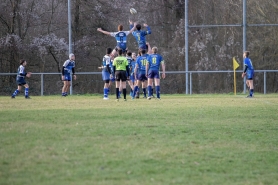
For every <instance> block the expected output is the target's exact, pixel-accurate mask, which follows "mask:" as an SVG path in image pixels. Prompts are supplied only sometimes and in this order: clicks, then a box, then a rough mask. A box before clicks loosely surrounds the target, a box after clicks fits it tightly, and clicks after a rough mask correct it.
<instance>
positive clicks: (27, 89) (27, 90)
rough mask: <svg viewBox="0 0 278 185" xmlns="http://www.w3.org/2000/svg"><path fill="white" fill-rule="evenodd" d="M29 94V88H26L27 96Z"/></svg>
mask: <svg viewBox="0 0 278 185" xmlns="http://www.w3.org/2000/svg"><path fill="white" fill-rule="evenodd" d="M27 96H29V88H25V97H27Z"/></svg>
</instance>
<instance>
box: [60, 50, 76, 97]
mask: <svg viewBox="0 0 278 185" xmlns="http://www.w3.org/2000/svg"><path fill="white" fill-rule="evenodd" d="M74 60H75V56H74V54H73V53H71V54H69V59H68V60H66V61H65V63H64V64H63V69H62V81H64V86H63V88H62V96H63V97H66V96H67V95H68V90H69V88H70V81H71V72H72V76H73V79H74V80H76V75H75V71H74V67H75V62H74Z"/></svg>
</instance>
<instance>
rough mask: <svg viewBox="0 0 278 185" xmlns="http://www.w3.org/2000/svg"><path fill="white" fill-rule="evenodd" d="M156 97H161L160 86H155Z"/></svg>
mask: <svg viewBox="0 0 278 185" xmlns="http://www.w3.org/2000/svg"><path fill="white" fill-rule="evenodd" d="M155 91H156V97H157V98H160V86H155Z"/></svg>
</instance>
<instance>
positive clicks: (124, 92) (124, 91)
mask: <svg viewBox="0 0 278 185" xmlns="http://www.w3.org/2000/svg"><path fill="white" fill-rule="evenodd" d="M123 94H124V99H126V89H123Z"/></svg>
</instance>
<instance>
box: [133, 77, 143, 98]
mask: <svg viewBox="0 0 278 185" xmlns="http://www.w3.org/2000/svg"><path fill="white" fill-rule="evenodd" d="M140 83H141V82H140V80H136V85H135V87H134V90H133V96H132V97H133V98H135V96H136V95H137V93H138V88H139V86H140Z"/></svg>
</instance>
